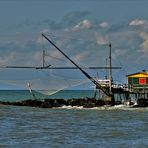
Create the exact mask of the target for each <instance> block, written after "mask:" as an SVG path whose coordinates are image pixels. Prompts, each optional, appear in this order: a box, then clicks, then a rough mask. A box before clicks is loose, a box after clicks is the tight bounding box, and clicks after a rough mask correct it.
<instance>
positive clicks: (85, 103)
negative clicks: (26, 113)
mask: <svg viewBox="0 0 148 148" xmlns="http://www.w3.org/2000/svg"><path fill="white" fill-rule="evenodd" d="M0 104H3V105H15V106H29V107H40V108H56V107H62V106H77V107H80V106H82V107H84V108H92V107H99V106H104V105H111V103H110V102H109V101H104V100H97V99H93V98H79V99H76V98H72V99H68V100H64V99H44V100H31V99H29V100H24V101H16V102H4V101H0Z"/></svg>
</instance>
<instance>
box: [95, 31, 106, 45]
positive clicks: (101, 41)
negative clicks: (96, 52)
mask: <svg viewBox="0 0 148 148" xmlns="http://www.w3.org/2000/svg"><path fill="white" fill-rule="evenodd" d="M95 35H96V42H97V44H99V45H104V44H108V41H107V38H106V37H105V36H103V35H101V34H99V33H95Z"/></svg>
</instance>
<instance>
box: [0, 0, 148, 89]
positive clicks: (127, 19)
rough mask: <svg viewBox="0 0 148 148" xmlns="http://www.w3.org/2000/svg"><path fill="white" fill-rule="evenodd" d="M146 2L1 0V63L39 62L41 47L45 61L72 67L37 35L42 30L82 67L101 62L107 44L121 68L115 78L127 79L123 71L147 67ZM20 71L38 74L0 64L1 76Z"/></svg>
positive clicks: (12, 75) (22, 74) (26, 75)
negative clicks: (10, 68) (44, 51)
mask: <svg viewBox="0 0 148 148" xmlns="http://www.w3.org/2000/svg"><path fill="white" fill-rule="evenodd" d="M147 7H148V1H146V0H125V1H122V0H79V1H78V0H75V1H74V0H36V1H35V0H26V1H23V0H6V1H4V0H1V1H0V65H1V66H7V65H18V66H20V65H22V66H40V65H41V64H42V50H43V49H46V52H47V54H48V56H47V57H46V62H47V64H51V65H53V66H71V64H70V63H69V62H68V61H67V60H65V58H64V57H63V56H62V55H61V54H60V53H59V52H58V51H56V50H55V49H54V48H53V47H52V46H50V45H49V43H48V42H46V41H45V40H44V39H42V37H41V33H45V34H46V35H48V36H49V37H50V38H51V39H52V40H53V41H54V42H55V43H57V45H58V46H59V47H60V48H62V49H63V50H64V51H65V52H66V53H67V54H68V55H69V56H70V57H71V58H72V59H73V60H74V61H75V62H77V63H78V64H79V65H80V66H82V67H83V66H105V61H106V58H107V57H108V47H107V46H106V44H108V43H111V44H112V47H113V49H112V50H113V52H112V57H113V65H114V66H121V67H122V69H121V70H114V72H113V76H114V79H118V80H119V81H124V82H126V77H125V76H126V75H127V74H129V73H133V72H137V71H141V70H143V69H146V70H148V68H147V57H148V16H147V14H148V9H147ZM53 57H54V58H53ZM57 59H60V60H57ZM88 72H89V73H90V74H91V75H92V76H96V71H95V72H92V71H88ZM56 73H57V74H60V73H61V72H56ZM62 73H63V72H62ZM68 73H72V72H68ZM98 73H99V74H98V75H99V76H100V77H101V76H103V75H104V73H105V72H104V71H98ZM39 75H40V74H39ZM65 75H66V74H65ZM68 75H69V74H68ZM78 75H79V74H78ZM19 76H20V77H22V79H29V77H30V76H31V77H30V79H31V78H32V77H33V78H36V77H37V78H38V75H37V74H36V72H34V73H33V72H31V73H30V74H29V73H28V72H24V71H23V70H22V71H20V70H17V72H14V70H3V69H1V73H0V77H1V79H2V80H5V79H8V78H9V79H16V78H18V77H19ZM3 87H7V86H4V85H3V84H1V88H3Z"/></svg>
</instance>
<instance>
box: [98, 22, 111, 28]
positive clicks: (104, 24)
mask: <svg viewBox="0 0 148 148" xmlns="http://www.w3.org/2000/svg"><path fill="white" fill-rule="evenodd" d="M99 26H100V27H101V28H107V27H108V26H109V24H108V23H107V22H102V23H100V24H99Z"/></svg>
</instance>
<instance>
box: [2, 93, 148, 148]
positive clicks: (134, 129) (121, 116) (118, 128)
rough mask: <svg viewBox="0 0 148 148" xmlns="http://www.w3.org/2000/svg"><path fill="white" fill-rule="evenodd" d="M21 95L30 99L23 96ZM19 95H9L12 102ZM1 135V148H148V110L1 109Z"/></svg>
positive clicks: (121, 106) (8, 107) (126, 107)
mask: <svg viewBox="0 0 148 148" xmlns="http://www.w3.org/2000/svg"><path fill="white" fill-rule="evenodd" d="M1 93H2V92H1ZM24 93H26V92H24ZM81 93H82V92H81ZM17 95H18V96H20V98H23V97H25V98H27V96H25V94H23V92H21V93H20V94H19V93H17ZM17 95H16V92H14V94H13V92H11V93H10V94H8V96H9V97H10V98H13V97H16V98H17V97H18V96H17ZM27 95H29V94H27ZM4 96H5V95H4V92H3V97H4ZM28 97H30V96H28ZM18 98H19V97H18ZM0 131H1V132H0V147H4V148H5V147H12V148H14V147H15V148H20V147H21V148H26V147H37V148H40V147H45V148H46V147H47V148H49V147H64V148H65V147H66V148H71V147H72V148H73V147H74V148H77V147H78V148H79V147H80V148H85V147H86V148H91V147H92V148H94V147H99V148H100V147H103V148H104V147H105V148H106V147H107V148H110V147H117V148H119V147H121V148H127V147H133V148H135V147H137V148H139V147H140V148H141V147H142V148H143V147H148V134H147V131H148V108H130V107H128V106H125V105H119V106H114V107H98V108H91V109H84V108H82V107H78V108H77V107H70V106H69V107H62V108H54V109H44V108H34V107H23V106H4V105H0Z"/></svg>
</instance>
